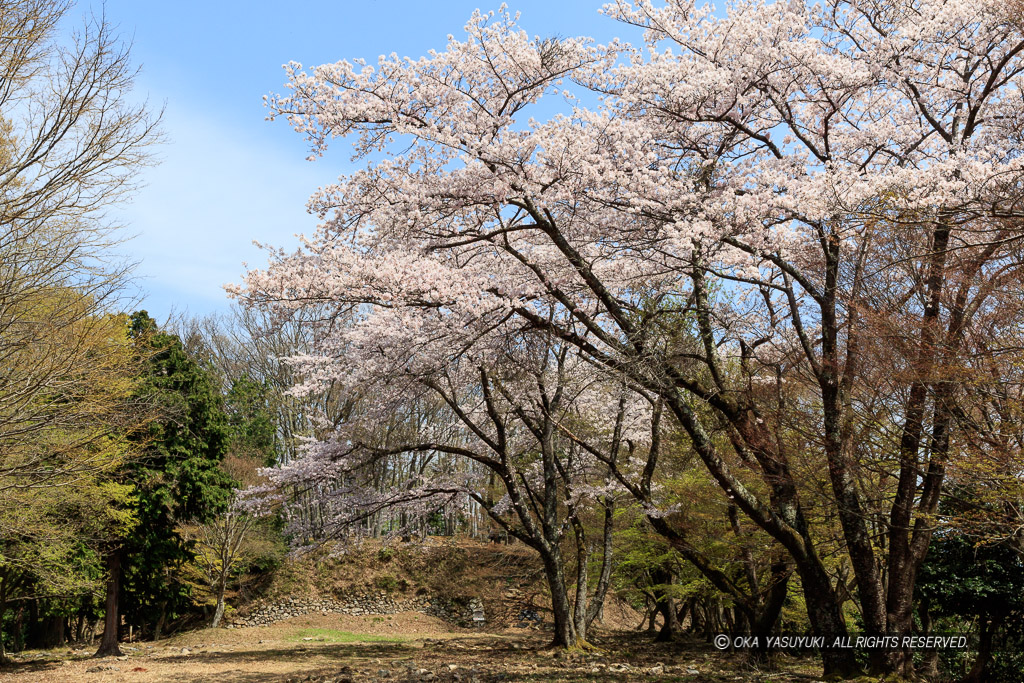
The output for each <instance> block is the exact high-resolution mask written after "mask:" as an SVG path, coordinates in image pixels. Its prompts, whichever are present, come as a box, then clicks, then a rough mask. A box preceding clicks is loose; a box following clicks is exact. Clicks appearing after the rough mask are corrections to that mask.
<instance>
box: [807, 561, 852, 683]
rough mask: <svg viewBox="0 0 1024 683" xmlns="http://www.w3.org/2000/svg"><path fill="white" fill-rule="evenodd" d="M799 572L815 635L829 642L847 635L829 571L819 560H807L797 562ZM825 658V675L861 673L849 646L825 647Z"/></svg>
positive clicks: (822, 655)
mask: <svg viewBox="0 0 1024 683" xmlns="http://www.w3.org/2000/svg"><path fill="white" fill-rule="evenodd" d="M819 569H820V571H819ZM797 571H798V572H799V574H800V580H801V582H802V583H803V589H804V602H805V603H806V605H807V618H808V619H809V620H810V622H811V628H812V630H813V632H814V635H816V636H823V637H824V638H825V640H826V642H834V641H835V639H836V638H846V637H847V635H848V634H849V632H848V631H847V629H846V622H845V621H843V615H842V612H841V611H840V609H839V600H838V598H837V596H836V593H835V590H834V589H833V588H832V583H831V581H830V580H829V577H828V574H827V573H826V572H825V571H824V569H823V568H820V566H819V565H817V564H816V563H815V564H812V563H809V562H806V561H805V562H801V563H799V564H798V565H797ZM821 660H822V666H823V668H824V671H823V674H822V677H823V678H828V677H829V676H841V677H851V676H854V675H856V674H858V673H859V672H860V667H859V666H858V665H857V660H856V659H855V658H854V655H853V652H852V651H851V650H849V649H825V650H823V651H822V653H821Z"/></svg>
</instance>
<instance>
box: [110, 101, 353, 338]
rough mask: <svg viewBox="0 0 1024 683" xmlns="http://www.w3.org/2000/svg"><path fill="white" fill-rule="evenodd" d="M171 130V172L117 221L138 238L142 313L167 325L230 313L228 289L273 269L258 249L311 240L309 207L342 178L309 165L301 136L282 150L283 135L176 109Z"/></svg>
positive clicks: (167, 164) (152, 176) (153, 179)
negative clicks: (251, 269)
mask: <svg viewBox="0 0 1024 683" xmlns="http://www.w3.org/2000/svg"><path fill="white" fill-rule="evenodd" d="M263 125H264V127H266V128H268V129H269V128H270V127H271V126H272V124H270V123H265V124H263ZM163 128H164V130H165V132H166V135H167V138H168V143H167V144H165V145H163V146H161V147H160V148H159V149H158V150H157V153H158V157H159V158H160V159H161V160H162V162H161V163H160V165H158V166H156V167H154V168H150V169H146V171H145V172H144V175H143V182H144V183H145V184H146V186H145V187H144V189H143V190H142V191H141V192H140V193H139V194H138V196H137V197H136V198H135V200H134V201H133V202H132V203H131V204H129V205H127V206H125V207H123V208H122V209H120V210H119V212H118V213H117V218H118V220H119V221H121V222H123V223H124V224H125V226H126V231H127V232H128V233H130V234H134V235H136V237H135V238H134V239H133V240H131V241H130V242H129V243H128V244H127V245H126V251H127V252H128V253H129V254H130V256H131V257H132V258H134V259H137V260H139V261H140V264H139V267H138V268H137V271H136V272H137V274H138V275H139V276H140V278H141V279H140V286H141V288H142V290H143V294H144V296H145V300H144V302H143V304H142V305H143V307H146V308H148V309H149V311H150V313H151V314H152V315H154V317H157V318H158V319H160V318H162V317H164V316H166V315H167V313H169V312H170V310H171V309H172V308H174V309H176V310H183V309H188V310H189V311H190V312H191V313H197V314H201V313H206V312H209V311H212V310H216V309H220V308H223V307H224V306H226V305H227V299H226V297H225V295H224V291H223V289H222V286H223V285H224V284H225V283H228V282H237V281H239V280H240V279H241V276H242V274H243V272H244V268H243V265H242V264H243V262H244V261H247V262H248V263H249V264H250V265H251V266H259V265H262V264H264V263H265V258H264V256H263V254H262V252H261V250H260V249H257V248H256V247H255V246H253V244H252V241H253V240H258V241H260V242H263V243H266V244H271V245H274V246H282V247H290V246H292V245H294V244H296V240H295V238H294V234H296V233H309V232H312V230H313V228H314V227H315V225H316V219H315V218H314V217H313V216H310V215H309V214H307V213H306V211H305V203H306V199H307V198H308V197H309V195H310V194H311V193H312V192H313V191H314V190H315V189H316V188H317V186H318V185H322V184H325V183H328V182H331V181H333V180H334V179H335V178H336V177H337V175H338V171H339V169H338V168H337V167H336V166H331V165H328V164H325V163H313V164H311V163H309V162H306V161H304V160H303V157H304V150H303V147H302V141H301V139H300V138H299V137H298V136H295V137H294V145H289V146H283V145H280V144H277V143H275V142H274V141H273V140H272V138H273V137H275V136H274V135H273V133H274V132H275V131H271V130H267V134H266V135H265V136H261V135H260V134H259V132H253V131H252V130H250V129H245V128H241V127H237V126H232V125H231V124H229V123H227V122H224V121H220V120H218V119H216V118H214V117H212V116H208V115H204V114H203V113H200V112H197V111H195V110H194V109H189V108H186V107H183V106H182V105H181V104H177V105H169V106H168V109H167V111H166V113H165V121H164V126H163ZM279 132H280V131H277V133H278V137H279Z"/></svg>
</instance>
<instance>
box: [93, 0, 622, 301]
mask: <svg viewBox="0 0 1024 683" xmlns="http://www.w3.org/2000/svg"><path fill="white" fill-rule="evenodd" d="M80 1H81V4H80V5H79V7H77V8H76V10H75V12H76V13H77V15H78V16H81V15H82V14H84V13H85V12H87V11H92V12H96V13H99V12H105V14H106V18H107V20H108V21H109V22H110V23H111V24H113V25H114V26H116V27H117V29H118V31H119V33H120V34H121V35H122V36H123V37H124V38H125V39H126V40H129V41H131V43H132V46H133V47H132V54H133V57H134V60H135V62H136V63H137V64H139V65H141V67H142V73H141V75H140V77H139V80H138V87H137V93H136V95H137V96H138V97H139V98H145V99H148V100H149V102H150V103H151V104H152V105H153V106H154V107H156V108H160V107H163V108H164V110H165V112H164V126H163V130H164V133H165V135H166V138H167V142H166V143H165V144H163V145H161V146H160V147H159V148H158V149H157V150H156V153H157V157H158V159H159V160H160V164H159V165H157V166H154V167H153V168H148V169H146V170H145V171H144V172H143V177H142V181H143V182H144V183H145V187H144V188H143V189H142V191H140V192H139V194H138V195H137V196H136V198H135V199H134V201H132V202H131V203H130V204H128V205H126V206H123V207H119V208H118V209H117V210H116V212H115V217H116V218H117V219H118V220H119V221H120V222H121V223H123V224H124V225H125V226H126V231H127V232H128V233H130V234H133V235H135V237H134V239H132V240H131V241H130V242H129V243H128V244H127V245H126V247H125V249H126V251H127V252H128V254H129V256H130V257H131V258H133V259H134V260H137V261H138V262H139V265H138V268H137V270H136V272H137V275H138V276H139V286H140V289H141V292H140V296H141V297H142V302H141V304H140V307H143V308H147V309H148V310H149V312H150V314H152V315H153V316H154V317H155V318H157V319H158V320H162V319H165V318H166V317H167V316H168V314H170V313H171V312H172V310H173V311H177V312H179V313H180V312H187V313H189V314H196V315H202V314H206V313H209V312H213V311H218V310H223V309H224V308H226V307H227V305H228V301H227V298H226V296H225V295H224V292H223V290H222V286H223V285H224V284H225V283H228V282H238V281H240V280H241V276H242V274H243V273H244V272H245V267H244V265H243V262H248V263H249V265H250V266H253V267H255V266H261V265H263V264H264V263H265V259H264V258H263V256H262V254H261V251H260V250H259V249H257V248H256V247H254V246H253V245H252V241H253V240H258V241H260V242H264V243H268V244H271V245H274V246H281V247H291V246H293V245H295V244H296V239H295V237H294V235H295V234H297V233H309V232H312V230H313V228H314V227H315V225H316V221H315V219H314V218H313V217H311V216H309V215H308V214H306V212H305V203H306V198H307V197H308V196H309V195H310V194H311V193H312V192H313V191H314V190H315V189H316V188H317V187H318V186H320V185H324V184H327V183H330V182H332V181H333V180H335V179H336V178H337V177H338V175H339V174H342V173H344V172H346V170H349V169H348V168H347V167H346V163H345V160H347V158H348V157H347V155H346V154H334V155H331V156H329V157H327V158H326V159H323V160H320V161H316V162H307V161H305V157H306V155H307V151H306V148H305V146H304V142H303V140H302V138H301V136H299V135H298V134H296V133H294V132H293V131H291V129H290V128H289V127H288V126H287V124H286V123H285V122H284V121H276V122H273V123H271V122H267V121H265V120H264V117H265V110H264V109H263V104H262V98H263V95H265V94H267V93H270V92H278V91H280V90H281V89H282V85H283V83H284V73H283V71H282V69H281V65H282V64H284V63H285V62H288V61H290V60H295V61H299V62H301V63H303V64H304V65H306V66H313V65H315V64H320V63H324V62H334V61H338V60H340V59H345V58H347V59H352V58H355V57H364V58H366V59H367V61H375V60H376V57H377V55H379V54H389V53H391V52H397V53H398V54H399V55H402V56H406V55H407V56H411V57H419V56H421V55H423V54H425V53H426V52H427V51H428V50H429V49H431V48H435V49H440V48H443V46H444V44H445V41H446V36H447V34H449V33H452V34H455V35H456V36H461V35H462V27H463V26H464V25H465V22H466V20H467V19H468V18H469V16H470V14H471V13H472V11H473V10H474V9H476V8H477V7H479V8H480V9H482V10H489V9H497V7H498V3H495V4H494V5H484V4H481V2H480V0H470V1H468V2H467V1H464V0H447V1H445V2H439V3H431V2H412V1H405V0H403V1H400V2H372V1H368V2H361V3H356V2H348V1H345V0H341V1H336V2H320V1H313V2H305V3H295V4H288V5H286V4H285V3H279V2H278V3H268V2H235V1H230V2H229V1H217V0H207V1H206V2H197V1H193V0H177V1H175V2H169V1H166V0H165V1H163V2H152V1H148V0H105V2H100V1H99V0H96V1H95V2H92V1H91V0H80ZM600 5H601V1H600V0H598V1H597V2H593V1H591V0H584V1H581V0H547V1H541V0H524V1H522V2H519V3H518V4H516V3H510V8H511V9H512V10H519V11H521V12H522V20H521V23H522V26H523V27H524V28H525V29H526V30H527V31H528V32H529V33H530V34H534V35H541V36H549V35H562V36H575V35H590V36H593V37H595V38H596V39H598V40H599V41H602V42H603V41H605V40H608V39H610V38H612V37H613V36H616V35H623V34H624V33H625V32H626V31H625V30H624V29H625V28H626V27H623V26H621V25H619V24H617V23H616V22H614V21H611V20H609V19H607V18H605V17H603V16H601V15H599V14H598V9H599V7H600ZM623 37H625V36H623ZM339 160H340V161H339Z"/></svg>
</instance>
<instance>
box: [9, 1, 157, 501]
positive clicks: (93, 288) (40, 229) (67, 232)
mask: <svg viewBox="0 0 1024 683" xmlns="http://www.w3.org/2000/svg"><path fill="white" fill-rule="evenodd" d="M70 8H71V3H70V2H67V1H61V0H58V1H57V2H53V1H48V0H13V1H5V2H3V3H0V112H3V113H2V115H0V475H2V476H3V477H4V480H5V482H6V483H5V484H4V485H5V486H7V485H11V486H39V485H45V484H55V483H57V482H60V481H66V480H68V479H69V478H71V479H73V478H74V477H75V476H78V475H80V474H82V473H83V472H84V471H88V470H91V469H95V468H96V467H97V465H98V464H99V463H100V462H101V461H98V460H94V459H88V458H70V457H62V458H57V459H54V458H53V456H52V452H51V451H50V450H48V449H40V448H37V447H35V446H36V445H38V444H39V442H40V434H42V433H44V432H45V431H47V430H50V429H52V428H58V429H61V430H65V431H67V430H70V429H74V430H75V432H76V433H77V434H78V435H80V438H83V439H96V438H101V437H102V435H103V434H104V429H102V425H103V424H106V423H109V421H111V420H114V418H116V417H117V416H118V415H120V414H122V412H121V411H120V410H116V409H114V408H115V406H114V403H113V402H112V401H108V402H105V403H104V404H103V405H102V409H98V406H97V404H96V403H92V402H89V401H79V400H76V399H77V398H79V397H81V396H82V395H84V393H86V392H88V393H89V394H91V395H93V396H95V395H96V387H97V383H98V382H100V381H102V380H103V378H105V377H106V378H108V379H110V380H111V381H113V379H112V378H114V377H116V376H119V375H120V374H121V373H120V370H118V369H116V368H113V367H111V358H113V357H115V356H116V357H119V358H121V357H123V354H115V355H111V354H109V353H105V352H104V349H103V345H104V344H116V343H119V342H118V340H117V335H116V334H112V333H111V331H110V328H111V321H110V319H109V317H107V316H106V315H105V314H106V313H108V312H110V311H112V310H113V309H114V307H115V304H116V303H118V302H120V301H121V300H122V298H123V296H124V293H125V291H126V285H127V284H128V277H129V270H130V264H126V263H125V262H123V260H121V259H120V258H119V256H118V255H117V253H116V247H117V245H118V243H119V241H120V239H121V237H120V235H119V233H118V231H117V229H116V226H115V225H113V224H111V223H110V222H109V221H108V219H107V218H106V216H105V211H106V209H107V208H108V207H109V206H110V205H111V204H112V203H113V202H115V201H117V200H118V199H120V198H122V197H123V196H124V194H125V193H126V192H127V191H129V190H131V189H132V187H133V178H134V176H135V173H136V172H137V170H138V169H139V168H140V166H141V165H143V164H144V163H146V161H147V159H148V157H147V156H146V149H147V147H148V145H149V143H151V142H153V141H155V139H156V137H157V129H156V125H157V123H158V120H159V116H154V115H152V114H151V113H150V112H149V111H148V110H147V108H146V106H145V105H131V104H128V103H127V102H126V94H127V92H128V91H129V90H130V89H131V86H132V83H133V80H134V77H135V73H136V72H135V70H134V69H133V67H132V66H131V64H130V62H129V56H128V49H127V47H126V46H124V45H123V44H122V43H120V42H119V41H118V40H117V38H116V37H115V36H114V35H113V34H112V33H111V29H110V27H109V25H107V24H106V22H105V21H104V19H103V18H102V17H98V18H93V19H91V20H88V21H86V22H85V23H84V24H83V25H82V26H81V28H80V29H79V30H78V31H77V32H76V33H75V34H74V35H73V36H72V38H71V40H70V41H61V40H58V36H57V33H56V32H57V28H58V23H59V22H60V21H61V20H62V18H63V17H65V16H66V15H67V13H68V11H69V10H70ZM65 42H67V43H69V44H68V45H66V46H65V45H64V43H65ZM122 327H123V325H122ZM122 388H123V387H122ZM115 393H117V392H115ZM120 393H121V394H122V395H123V393H124V392H120ZM82 425H90V426H91V427H92V428H90V429H81V427H82ZM73 446H74V447H75V448H74V450H76V452H79V453H80V452H82V450H81V449H80V448H78V447H79V446H81V444H80V443H76V444H74V445H73ZM71 450H72V449H67V452H71ZM44 460H46V462H45V466H43V465H44Z"/></svg>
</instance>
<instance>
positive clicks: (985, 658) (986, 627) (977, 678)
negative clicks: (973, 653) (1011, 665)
mask: <svg viewBox="0 0 1024 683" xmlns="http://www.w3.org/2000/svg"><path fill="white" fill-rule="evenodd" d="M980 621H981V628H980V629H979V631H980V632H979V633H978V656H977V657H975V658H974V664H973V665H971V670H970V671H969V672H967V675H966V676H964V677H963V679H962V680H961V682H960V683H984V681H985V676H984V674H985V667H986V666H988V662H989V660H990V659H992V637H993V636H994V635H995V632H996V629H998V628H999V624H1000V622H1001V621H1002V620H1001V619H999V618H993V619H991V620H989V619H985V618H984V617H982V619H981V620H980Z"/></svg>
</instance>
